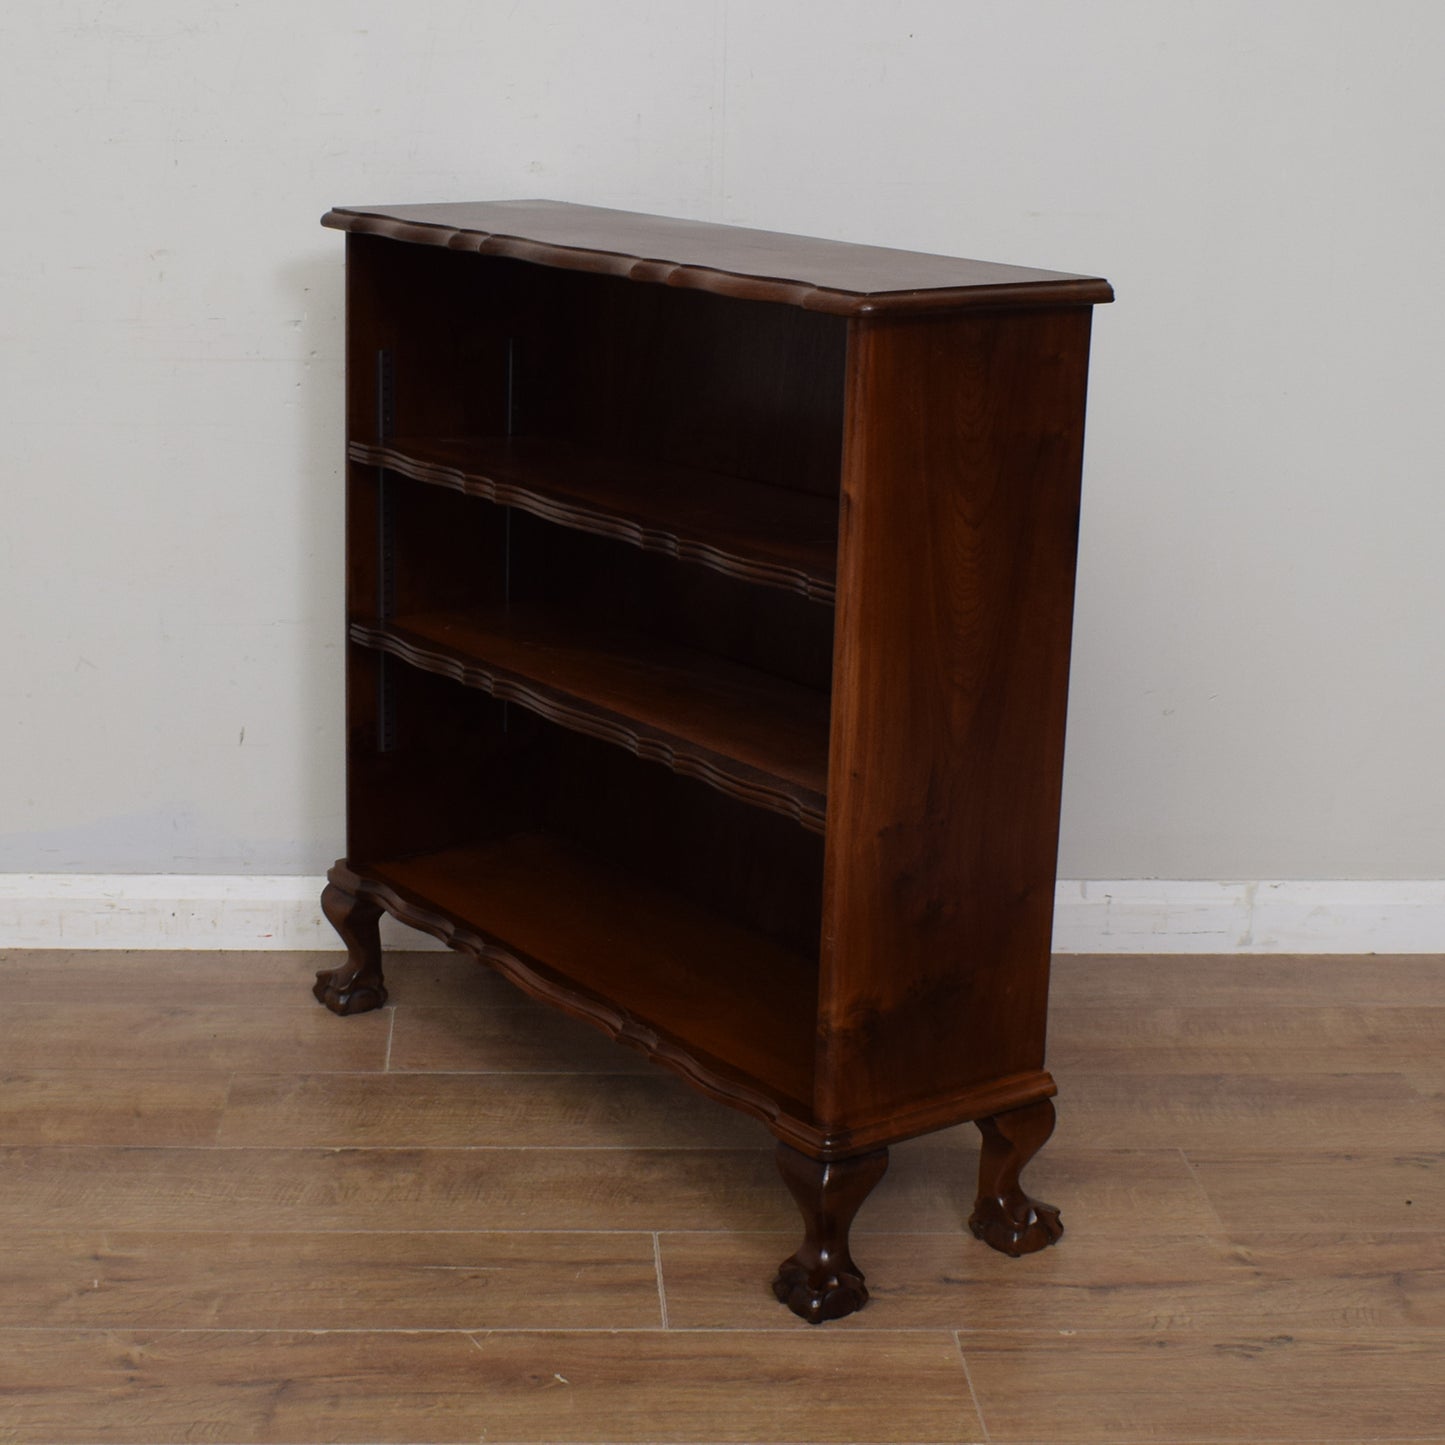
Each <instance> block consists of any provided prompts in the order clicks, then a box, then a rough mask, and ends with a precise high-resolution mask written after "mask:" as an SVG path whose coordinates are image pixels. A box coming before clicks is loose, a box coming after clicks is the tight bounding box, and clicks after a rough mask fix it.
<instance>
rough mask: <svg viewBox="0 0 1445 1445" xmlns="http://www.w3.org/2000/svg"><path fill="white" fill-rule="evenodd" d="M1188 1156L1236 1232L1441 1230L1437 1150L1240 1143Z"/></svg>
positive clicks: (1442, 1166)
mask: <svg viewBox="0 0 1445 1445" xmlns="http://www.w3.org/2000/svg"><path fill="white" fill-rule="evenodd" d="M1240 1142H1241V1145H1243V1144H1244V1143H1245V1142H1246V1141H1245V1140H1243V1139H1242V1140H1241V1141H1240ZM1189 1159H1190V1163H1191V1164H1192V1165H1193V1167H1194V1172H1195V1175H1196V1177H1197V1178H1198V1180H1199V1183H1200V1185H1201V1186H1202V1187H1203V1189H1204V1191H1205V1193H1206V1194H1207V1195H1208V1196H1209V1200H1210V1203H1211V1204H1212V1205H1213V1206H1214V1208H1215V1210H1216V1211H1217V1212H1218V1214H1219V1217H1220V1218H1221V1219H1222V1220H1223V1221H1224V1223H1225V1225H1226V1226H1227V1227H1228V1228H1229V1229H1231V1230H1234V1231H1237V1232H1249V1231H1254V1230H1261V1229H1269V1228H1289V1229H1325V1230H1332V1231H1337V1230H1375V1229H1381V1230H1417V1229H1418V1230H1441V1229H1445V1188H1442V1187H1441V1181H1442V1180H1445V1153H1441V1152H1440V1151H1439V1150H1434V1151H1423V1150H1422V1151H1418V1152H1403V1153H1398V1154H1397V1153H1391V1152H1388V1151H1386V1150H1380V1149H1359V1150H1350V1151H1349V1152H1341V1153H1337V1154H1326V1153H1312V1152H1306V1151H1291V1152H1290V1153H1288V1154H1277V1153H1273V1152H1267V1153H1258V1154H1253V1153H1247V1152H1246V1151H1245V1150H1244V1148H1243V1147H1240V1148H1238V1149H1237V1150H1235V1151H1232V1152H1230V1153H1214V1152H1206V1151H1203V1150H1191V1151H1190V1155H1189Z"/></svg>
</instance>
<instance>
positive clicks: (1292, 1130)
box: [1049, 1069, 1441, 1152]
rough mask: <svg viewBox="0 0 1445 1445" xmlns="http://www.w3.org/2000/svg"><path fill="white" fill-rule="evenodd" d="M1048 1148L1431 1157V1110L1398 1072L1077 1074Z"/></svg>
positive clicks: (1434, 1125) (1065, 1073)
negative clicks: (1408, 1152)
mask: <svg viewBox="0 0 1445 1445" xmlns="http://www.w3.org/2000/svg"><path fill="white" fill-rule="evenodd" d="M1059 1087H1060V1089H1061V1090H1062V1091H1063V1094H1064V1097H1065V1098H1067V1099H1068V1101H1069V1107H1068V1108H1067V1109H1066V1110H1063V1111H1061V1113H1060V1115H1059V1130H1058V1132H1057V1133H1056V1134H1055V1135H1054V1142H1053V1143H1052V1144H1051V1145H1050V1146H1049V1147H1050V1148H1057V1147H1059V1146H1060V1145H1066V1146H1067V1145H1076V1146H1079V1147H1081V1148H1087V1147H1093V1148H1098V1149H1129V1148H1139V1149H1154V1148H1168V1147H1170V1146H1171V1145H1172V1146H1174V1147H1176V1148H1180V1149H1205V1150H1210V1151H1225V1152H1228V1151H1229V1150H1230V1149H1233V1148H1236V1147H1238V1146H1240V1145H1242V1144H1243V1143H1245V1142H1246V1141H1247V1142H1248V1145H1249V1147H1250V1148H1251V1149H1252V1150H1263V1149H1280V1150H1284V1151H1288V1150H1291V1149H1297V1148H1300V1147H1305V1146H1307V1147H1308V1148H1310V1149H1314V1150H1321V1149H1329V1150H1347V1149H1372V1148H1374V1149H1378V1148H1382V1147H1384V1148H1393V1149H1430V1148H1433V1147H1434V1146H1435V1145H1436V1144H1437V1143H1438V1142H1439V1139H1440V1137H1441V1135H1440V1121H1439V1118H1438V1113H1437V1110H1436V1109H1435V1108H1434V1107H1433V1106H1432V1105H1431V1103H1430V1102H1429V1101H1428V1100H1426V1099H1424V1098H1422V1097H1421V1096H1420V1094H1419V1093H1418V1092H1417V1091H1416V1089H1415V1088H1414V1087H1413V1085H1412V1083H1411V1082H1410V1080H1409V1078H1408V1077H1407V1076H1405V1075H1402V1074H1350V1073H1339V1074H1334V1073H1330V1074H1323V1073H1321V1074H1237V1075H1236V1074H1187V1073H1177V1074H1170V1073H1155V1074H1136V1073H1129V1074H1123V1073H1117V1074H1116V1073H1079V1072H1076V1071H1074V1070H1072V1069H1070V1070H1061V1071H1060V1075H1059Z"/></svg>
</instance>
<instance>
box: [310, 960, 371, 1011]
mask: <svg viewBox="0 0 1445 1445" xmlns="http://www.w3.org/2000/svg"><path fill="white" fill-rule="evenodd" d="M311 992H312V993H314V994H315V995H316V997H317V999H318V1000H319V1001H320V1002H321V1003H324V1004H325V1005H326V1007H327V1008H329V1009H330V1010H331V1012H332V1013H334V1014H364V1013H369V1012H370V1011H371V1010H372V1009H374V1008H381V1007H382V1005H383V1004H385V1003H386V985H385V984H384V983H381V982H379V981H378V982H377V983H374V984H371V983H362V982H360V981H359V979H358V977H357V970H356V969H354V968H352V967H351V965H350V964H342V966H341V967H340V968H323V969H319V970H318V971H317V974H316V982H315V983H314V984H312V985H311Z"/></svg>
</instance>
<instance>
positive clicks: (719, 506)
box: [348, 436, 838, 602]
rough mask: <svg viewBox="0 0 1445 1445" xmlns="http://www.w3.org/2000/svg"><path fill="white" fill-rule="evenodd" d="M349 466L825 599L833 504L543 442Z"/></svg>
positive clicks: (464, 445) (373, 459) (361, 453)
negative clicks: (392, 475)
mask: <svg viewBox="0 0 1445 1445" xmlns="http://www.w3.org/2000/svg"><path fill="white" fill-rule="evenodd" d="M348 455H349V456H350V458H351V460H352V461H355V462H362V463H365V464H367V465H370V466H373V467H384V468H386V469H387V470H389V471H394V472H399V473H401V474H402V475H403V476H407V477H412V478H414V479H415V480H417V481H421V482H430V483H432V484H433V485H435V486H442V487H451V488H453V489H455V490H456V491H459V492H464V493H466V494H467V495H468V496H474V497H481V498H483V499H484V500H486V501H489V502H496V503H498V504H500V505H502V506H508V507H521V508H523V509H524V510H525V511H528V512H531V513H533V515H535V516H538V517H541V518H543V519H545V520H547V521H550V522H555V523H557V524H558V525H559V526H563V527H576V528H579V529H581V530H583V531H587V532H594V533H596V534H597V535H599V536H603V537H615V538H616V539H618V540H619V541H623V542H627V543H629V544H630V545H632V546H634V547H641V548H643V549H645V550H647V551H653V552H662V553H665V554H666V555H668V556H672V557H679V558H681V559H683V560H685V561H689V562H695V563H697V564H699V565H701V566H704V567H712V568H715V569H716V570H717V571H719V572H725V573H727V574H728V575H729V576H734V577H739V578H741V579H743V580H745V581H749V582H758V583H763V584H765V585H768V586H772V587H786V588H790V589H792V590H793V591H796V592H799V593H801V594H802V595H803V596H805V597H810V598H813V599H814V600H816V601H819V602H831V601H832V600H833V574H834V571H835V569H836V563H837V553H838V505H837V501H836V499H834V498H824V497H814V496H809V495H808V494H806V493H803V492H795V491H787V490H784V489H783V488H781V487H770V486H765V485H762V484H760V483H757V482H751V481H748V480H746V479H744V478H740V477H729V476H726V475H724V474H721V473H717V472H710V473H701V474H692V473H689V472H688V470H687V469H686V468H685V467H680V466H678V465H677V464H676V463H669V462H657V461H650V460H648V459H646V458H638V457H629V456H623V455H616V454H609V453H605V452H604V453H597V452H593V451H591V450H589V449H588V448H586V447H582V446H578V445H577V444H576V443H572V442H567V441H563V440H558V439H555V438H551V437H506V436H500V437H465V438H453V437H398V438H394V439H392V440H391V441H389V442H387V443H385V444H379V443H366V442H353V443H352V444H351V446H350V449H349V452H348Z"/></svg>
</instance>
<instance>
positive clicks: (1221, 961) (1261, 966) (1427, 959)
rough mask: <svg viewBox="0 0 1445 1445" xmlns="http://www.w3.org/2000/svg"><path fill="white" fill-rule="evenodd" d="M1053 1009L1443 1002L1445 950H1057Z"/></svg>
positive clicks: (1051, 997) (1247, 1009) (1243, 1009)
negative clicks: (1174, 951)
mask: <svg viewBox="0 0 1445 1445" xmlns="http://www.w3.org/2000/svg"><path fill="white" fill-rule="evenodd" d="M1049 1001H1050V1004H1051V1006H1052V1008H1054V1009H1055V1010H1058V1009H1072V1008H1076V1007H1080V1006H1083V1007H1094V1008H1139V1007H1143V1008H1161V1007H1178V1008H1218V1007H1224V1008H1232V1009H1238V1010H1239V1011H1240V1012H1241V1013H1244V1012H1252V1011H1253V1010H1256V1009H1263V1008H1279V1007H1284V1008H1308V1007H1311V1006H1315V1005H1319V1004H1322V1003H1323V1004H1333V1005H1335V1006H1336V1007H1341V1008H1343V1007H1348V1006H1350V1005H1352V1004H1359V1005H1364V1006H1370V1007H1381V1006H1386V1005H1398V1006H1402V1007H1406V1008H1421V1007H1432V1006H1433V1007H1435V1008H1441V1007H1445V954H1411V953H1405V954H1366V955H1361V954H1354V953H1350V954H1299V953H1295V954H1288V953H1275V954H1229V955H1222V954H1209V953H1195V954H1169V953H1154V954H1142V953H1141V954H1127V955H1124V954H1116V953H1098V954H1087V953H1078V954H1069V953H1056V954H1055V955H1054V957H1053V965H1052V970H1051V986H1050V990H1049Z"/></svg>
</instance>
